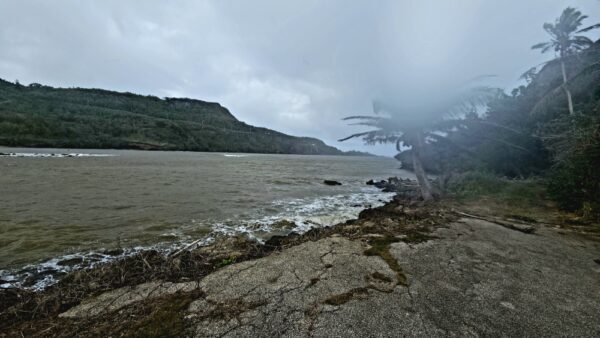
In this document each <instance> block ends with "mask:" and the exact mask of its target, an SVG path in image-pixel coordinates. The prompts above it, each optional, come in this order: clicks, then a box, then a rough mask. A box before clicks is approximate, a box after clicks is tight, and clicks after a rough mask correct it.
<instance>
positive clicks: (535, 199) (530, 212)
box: [448, 172, 560, 223]
mask: <svg viewBox="0 0 600 338" xmlns="http://www.w3.org/2000/svg"><path fill="white" fill-rule="evenodd" d="M448 194H449V195H450V196H451V197H453V199H454V200H455V202H457V203H459V204H461V209H465V210H468V211H471V212H473V213H475V214H488V215H493V216H498V217H504V218H512V219H516V220H520V221H523V222H526V223H536V222H537V221H538V220H542V221H545V222H549V223H552V222H556V219H557V218H558V217H559V214H560V213H559V211H558V209H557V208H556V206H555V204H554V203H553V202H552V201H551V200H550V199H549V197H548V195H547V193H546V188H545V185H544V182H543V181H542V180H541V179H533V178H532V179H508V178H505V177H498V176H496V175H494V174H491V173H487V172H467V173H463V174H461V175H458V176H456V177H454V178H453V179H452V180H451V181H450V182H449V184H448Z"/></svg>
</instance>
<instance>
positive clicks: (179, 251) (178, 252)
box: [169, 238, 203, 257]
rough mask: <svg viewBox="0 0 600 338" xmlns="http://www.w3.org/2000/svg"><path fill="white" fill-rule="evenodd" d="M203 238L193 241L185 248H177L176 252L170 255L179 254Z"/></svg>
mask: <svg viewBox="0 0 600 338" xmlns="http://www.w3.org/2000/svg"><path fill="white" fill-rule="evenodd" d="M202 239H203V238H200V239H197V240H195V241H193V242H192V243H190V244H188V245H186V246H185V247H184V248H183V249H180V250H177V251H176V252H174V253H172V254H170V255H169V257H175V256H177V255H179V254H180V253H182V252H184V251H186V250H187V249H189V248H191V247H192V246H194V245H196V244H198V243H199V242H200V241H202Z"/></svg>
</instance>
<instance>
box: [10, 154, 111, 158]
mask: <svg viewBox="0 0 600 338" xmlns="http://www.w3.org/2000/svg"><path fill="white" fill-rule="evenodd" d="M109 156H117V155H115V154H85V153H65V154H54V153H0V157H109Z"/></svg>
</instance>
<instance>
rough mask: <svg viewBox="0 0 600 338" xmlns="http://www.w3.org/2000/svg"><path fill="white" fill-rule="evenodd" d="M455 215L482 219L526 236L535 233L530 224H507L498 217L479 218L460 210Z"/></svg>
mask: <svg viewBox="0 0 600 338" xmlns="http://www.w3.org/2000/svg"><path fill="white" fill-rule="evenodd" d="M454 213H456V214H457V215H461V216H464V217H469V218H475V219H480V220H483V221H487V222H491V223H496V224H498V225H501V226H503V227H505V228H508V229H511V230H517V231H520V232H523V233H526V234H531V233H533V232H534V231H535V227H534V226H532V225H529V224H519V223H514V222H513V223H508V222H505V221H504V220H500V219H498V218H496V217H482V216H477V215H471V214H467V213H466V212H461V211H458V210H454Z"/></svg>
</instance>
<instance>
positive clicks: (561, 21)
mask: <svg viewBox="0 0 600 338" xmlns="http://www.w3.org/2000/svg"><path fill="white" fill-rule="evenodd" d="M586 18H587V16H586V15H582V14H581V12H580V11H578V10H576V9H575V8H572V7H567V8H565V10H564V11H563V12H562V14H561V15H560V17H559V18H558V19H556V21H555V22H554V23H553V24H552V23H545V24H544V26H543V27H544V30H545V31H546V32H548V34H550V37H551V39H550V41H547V42H542V43H538V44H536V45H533V46H532V47H531V48H532V49H541V51H542V53H546V52H547V51H549V50H551V49H553V50H554V51H555V53H557V54H558V58H559V60H560V67H561V71H562V77H563V90H564V92H565V94H566V95H567V103H568V107H569V114H571V115H573V99H572V98H571V92H570V91H569V88H568V87H567V81H568V77H567V71H566V69H565V59H566V58H567V57H568V56H570V55H573V54H575V53H577V52H579V51H581V50H583V49H585V48H587V47H589V46H590V45H592V44H593V41H592V40H590V39H589V38H588V37H586V36H583V35H574V34H576V33H583V32H587V31H590V30H592V29H595V28H598V27H600V24H596V25H592V26H590V27H587V28H584V29H581V30H577V29H578V28H579V26H581V23H582V21H583V20H584V19H586Z"/></svg>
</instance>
